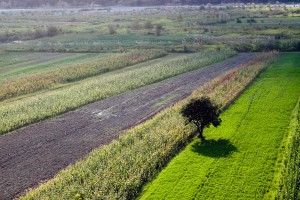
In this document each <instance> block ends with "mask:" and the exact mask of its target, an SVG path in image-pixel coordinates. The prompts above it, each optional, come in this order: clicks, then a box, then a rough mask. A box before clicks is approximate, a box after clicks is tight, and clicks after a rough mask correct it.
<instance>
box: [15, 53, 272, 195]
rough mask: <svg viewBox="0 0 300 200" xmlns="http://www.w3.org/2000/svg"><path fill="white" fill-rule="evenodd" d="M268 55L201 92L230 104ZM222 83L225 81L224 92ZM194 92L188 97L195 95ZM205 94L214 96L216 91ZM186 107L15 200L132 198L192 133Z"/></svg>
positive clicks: (124, 136) (169, 111) (172, 110)
mask: <svg viewBox="0 0 300 200" xmlns="http://www.w3.org/2000/svg"><path fill="white" fill-rule="evenodd" d="M274 56H276V54H274V53H268V54H267V53H266V54H263V55H260V56H257V58H255V59H254V60H252V61H251V62H249V63H247V64H245V65H242V66H241V67H238V68H235V69H233V70H230V71H229V72H226V73H225V74H224V75H222V76H221V77H219V78H217V79H215V80H214V81H213V82H211V83H208V84H207V85H206V86H204V88H211V87H214V88H216V89H219V88H222V90H223V91H224V92H225V93H231V94H232V95H231V96H230V99H229V98H228V99H227V100H226V101H227V103H229V102H231V101H232V100H233V99H234V98H235V97H236V96H237V95H238V94H239V93H240V92H242V91H243V89H244V88H245V87H246V86H247V85H248V84H249V83H250V82H251V81H252V80H253V79H254V78H255V77H256V75H257V74H258V73H259V72H260V71H261V70H262V69H263V68H264V67H266V63H267V62H268V61H270V60H271V59H272V58H274ZM245 72H247V73H245ZM224 81H225V82H227V84H226V86H225V87H224V86H223V82H224ZM199 91H201V89H200V90H199ZM199 91H197V92H199ZM223 91H222V92H223ZM197 92H195V93H194V95H193V96H195V95H198V93H197ZM201 95H203V94H201ZM211 95H212V96H214V97H218V94H217V93H216V92H212V93H211ZM222 96H223V95H222ZM219 99H221V98H219ZM222 100H223V99H222ZM224 101H225V100H224ZM186 102H187V100H184V101H182V102H180V103H178V104H177V105H175V106H174V107H172V108H169V109H166V110H165V111H163V112H161V113H160V114H158V115H157V116H155V117H154V118H153V119H151V120H149V121H147V122H146V123H144V124H142V125H140V126H137V127H135V128H133V129H131V130H129V131H126V132H124V133H123V134H122V135H121V136H120V138H119V140H117V141H114V142H112V143H111V144H110V145H108V146H104V147H102V148H100V149H98V150H95V151H93V152H92V153H91V154H90V155H89V156H88V157H87V158H85V159H84V160H82V161H80V162H78V163H77V164H75V165H74V166H70V167H68V168H67V169H66V170H63V171H62V172H60V173H59V174H58V175H57V176H56V177H55V178H54V179H53V180H51V181H49V182H47V183H45V184H43V185H41V186H40V187H38V188H37V189H34V190H32V191H30V192H28V193H27V195H25V196H23V197H21V198H20V199H110V200H111V199H134V198H135V197H137V196H138V194H139V192H140V191H141V188H142V186H143V185H144V184H145V183H146V182H147V181H149V180H151V179H152V178H153V177H154V176H155V175H156V174H157V173H158V172H159V171H160V170H161V169H162V168H163V167H164V166H165V165H166V163H167V162H168V161H169V160H170V158H172V157H173V156H174V155H176V153H177V152H178V151H179V150H180V149H181V148H182V147H183V146H185V145H186V144H187V143H188V142H189V141H190V139H191V138H192V137H193V136H194V131H195V128H194V127H191V126H185V121H184V119H183V118H182V117H181V115H180V112H179V110H180V108H181V107H182V105H184V104H185V103H186Z"/></svg>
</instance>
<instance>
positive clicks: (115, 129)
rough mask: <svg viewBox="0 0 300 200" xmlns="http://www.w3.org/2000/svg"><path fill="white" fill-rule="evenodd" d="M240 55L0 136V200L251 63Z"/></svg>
mask: <svg viewBox="0 0 300 200" xmlns="http://www.w3.org/2000/svg"><path fill="white" fill-rule="evenodd" d="M254 56H255V54H239V55H238V56H237V57H235V58H232V59H229V60H227V61H224V62H222V63H219V64H215V65H211V66H210V67H207V68H204V69H199V70H195V71H192V72H189V73H186V74H182V75H179V76H176V77H174V78H171V79H167V80H165V81H162V82H159V83H156V84H152V85H149V86H145V87H142V88H139V89H136V90H133V91H130V92H128V93H125V94H123V95H119V96H115V97H113V98H110V99H106V100H103V101H98V102H95V103H92V104H89V105H87V106H84V107H81V108H79V109H78V110H76V111H73V112H69V113H66V114H63V115H61V116H60V117H58V118H56V119H52V120H48V121H45V122H42V123H38V124H34V125H31V126H28V127H25V128H22V129H18V130H16V131H14V132H13V133H11V134H8V135H4V136H1V137H0V147H1V151H0V199H1V200H2V199H3V200H4V199H12V198H14V197H16V196H17V195H19V194H20V193H22V192H24V191H25V190H26V189H27V188H30V187H34V186H36V185H37V184H38V183H39V182H41V181H43V180H46V179H49V178H52V177H53V176H54V175H55V174H56V173H57V172H58V171H59V170H61V169H63V168H65V167H67V166H68V165H69V164H71V163H74V162H75V161H76V160H78V159H80V158H82V157H84V156H85V155H86V154H88V153H89V152H90V151H92V150H93V149H95V148H97V147H99V146H102V145H104V144H108V143H110V142H111V141H112V140H113V139H116V138H118V135H119V133H120V131H122V130H124V129H127V128H129V127H132V126H134V125H136V124H138V123H140V122H142V121H145V120H146V119H148V118H149V117H151V116H153V115H155V114H156V113H158V112H159V111H161V110H162V109H164V108H166V107H168V106H170V105H172V104H174V103H175V102H177V101H179V100H181V99H183V98H185V97H187V96H188V95H190V94H191V92H192V91H193V90H195V89H196V88H198V87H199V86H201V85H203V83H205V82H208V81H210V80H211V79H213V78H215V77H217V76H218V75H220V74H221V73H223V72H224V71H226V70H228V69H231V68H234V67H236V66H238V65H239V64H241V63H244V62H247V61H249V60H250V59H251V58H253V57H254Z"/></svg>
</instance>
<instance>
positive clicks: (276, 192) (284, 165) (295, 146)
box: [265, 99, 300, 199]
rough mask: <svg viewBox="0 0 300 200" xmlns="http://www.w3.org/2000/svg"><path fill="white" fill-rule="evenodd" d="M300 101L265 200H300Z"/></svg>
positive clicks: (293, 115) (283, 143)
mask: <svg viewBox="0 0 300 200" xmlns="http://www.w3.org/2000/svg"><path fill="white" fill-rule="evenodd" d="M299 104H300V99H299V100H298V103H297V105H296V107H295V109H294V110H293V114H292V119H291V122H290V126H289V130H288V134H287V135H286V137H285V138H284V140H283V142H282V145H281V146H280V152H279V154H278V158H277V163H276V167H277V171H276V172H275V176H274V179H273V183H272V185H271V187H270V191H269V192H268V193H267V194H266V195H265V199H299V196H298V195H299V193H298V191H299V189H300V153H299V152H300V106H299Z"/></svg>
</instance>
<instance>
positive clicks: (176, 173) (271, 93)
mask: <svg viewBox="0 0 300 200" xmlns="http://www.w3.org/2000/svg"><path fill="white" fill-rule="evenodd" d="M299 76H300V68H299V54H297V53H296V54H285V55H283V56H281V57H280V59H278V60H277V61H276V62H275V63H273V64H272V65H271V66H270V67H269V68H268V69H267V70H266V71H265V72H264V73H263V74H262V75H261V76H260V77H259V78H258V79H257V80H256V81H255V82H254V83H253V85H252V86H251V87H250V88H249V89H247V90H246V92H245V93H244V94H243V95H242V96H241V97H240V98H239V99H238V100H237V101H236V102H235V103H234V104H233V105H232V106H231V107H230V108H229V109H228V110H227V111H226V112H225V113H223V115H222V119H223V123H222V125H221V126H220V127H219V128H210V129H207V130H205V133H204V134H205V135H206V136H207V141H204V142H203V141H200V140H199V139H195V140H194V141H193V142H192V143H191V144H189V145H188V146H187V147H186V148H185V149H184V150H183V151H182V152H181V153H180V154H179V155H178V156H177V157H176V158H174V159H173V160H172V161H171V162H170V164H169V165H168V167H166V168H165V169H164V170H163V171H162V172H161V173H160V174H159V175H158V177H157V178H156V179H155V180H154V181H153V182H151V183H150V184H148V185H147V186H146V187H145V188H144V190H143V194H142V195H141V197H140V198H139V199H178V198H179V199H180V198H184V199H193V198H195V199H210V198H214V199H263V198H264V197H268V192H269V190H270V189H269V188H270V187H271V185H272V180H273V178H274V172H276V171H278V170H279V169H278V168H279V167H283V166H277V165H275V163H276V160H277V159H278V155H279V154H278V153H279V147H280V145H281V142H282V140H283V138H284V137H285V135H286V134H287V133H288V127H289V124H290V120H291V114H292V111H293V110H294V108H295V106H296V104H297V101H298V100H299V94H300V87H299V85H300V78H299ZM280 170H281V169H280ZM275 175H276V174H275ZM265 195H267V196H265ZM273 198H274V196H273Z"/></svg>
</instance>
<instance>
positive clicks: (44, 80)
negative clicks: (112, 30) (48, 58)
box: [0, 50, 166, 100]
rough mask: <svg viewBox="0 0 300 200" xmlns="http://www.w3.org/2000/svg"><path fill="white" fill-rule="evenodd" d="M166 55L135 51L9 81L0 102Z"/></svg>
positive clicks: (1, 92) (2, 89)
mask: <svg viewBox="0 0 300 200" xmlns="http://www.w3.org/2000/svg"><path fill="white" fill-rule="evenodd" d="M164 55H166V54H165V53H164V52H163V51H160V50H152V51H150V50H149V51H138V52H137V51H135V52H131V53H125V54H121V55H115V56H108V57H106V58H101V59H98V60H96V61H90V62H87V63H82V64H76V65H73V66H68V67H65V68H59V69H54V70H51V71H47V72H43V73H38V74H33V75H29V76H25V77H21V78H17V79H12V80H7V81H4V82H2V83H1V88H0V100H3V99H6V98H8V97H13V96H17V95H21V94H27V93H31V92H35V91H37V90H40V89H44V88H49V87H50V86H53V85H55V84H61V83H66V82H72V81H76V80H80V79H83V78H87V77H90V76H95V75H99V74H103V73H106V72H109V71H113V70H117V69H121V68H124V67H127V66H129V65H133V64H136V63H139V62H143V61H147V60H150V59H154V58H158V57H162V56H164Z"/></svg>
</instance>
